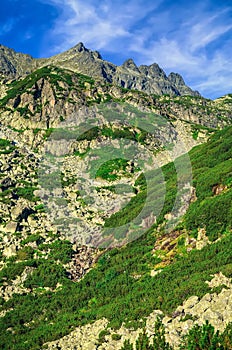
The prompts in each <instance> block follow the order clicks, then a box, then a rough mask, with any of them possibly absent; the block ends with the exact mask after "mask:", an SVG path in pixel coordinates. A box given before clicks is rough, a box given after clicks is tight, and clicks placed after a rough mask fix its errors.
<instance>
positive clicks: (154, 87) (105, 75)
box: [0, 43, 199, 96]
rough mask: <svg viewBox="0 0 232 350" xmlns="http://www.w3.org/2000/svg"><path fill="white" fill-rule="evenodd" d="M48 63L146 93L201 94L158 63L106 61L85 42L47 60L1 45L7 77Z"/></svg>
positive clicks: (2, 66) (0, 64)
mask: <svg viewBox="0 0 232 350" xmlns="http://www.w3.org/2000/svg"><path fill="white" fill-rule="evenodd" d="M48 64H54V65H56V66H59V67H62V68H66V69H69V70H72V71H74V72H78V73H83V74H86V75H89V76H91V77H94V78H98V79H100V80H102V81H105V82H109V83H114V84H115V85H118V86H121V87H124V88H128V89H135V90H140V91H144V92H146V93H151V94H156V95H163V94H170V95H190V96H199V93H198V92H196V91H193V90H192V89H191V88H189V87H188V86H186V85H185V83H184V80H183V78H182V77H181V76H180V75H178V74H175V73H171V74H170V75H169V76H168V77H167V76H166V74H165V72H164V71H163V70H162V69H161V68H160V67H159V66H158V64H156V63H154V64H152V65H150V66H146V65H142V66H140V67H137V66H136V64H135V63H134V62H133V60H132V59H128V60H127V61H126V62H124V63H123V64H122V65H121V66H116V65H114V64H112V63H110V62H107V61H105V60H103V59H102V57H101V55H100V54H99V52H97V51H91V50H88V49H87V48H86V47H85V46H84V45H83V44H82V43H79V44H78V45H76V46H74V47H73V48H71V49H70V50H68V51H66V52H63V53H61V54H59V55H56V56H53V57H50V58H47V59H33V58H32V57H31V56H29V55H25V54H20V53H16V52H15V51H14V50H11V49H8V48H6V47H4V46H2V45H1V46H0V73H2V74H3V75H6V76H7V77H11V78H13V77H18V76H23V75H25V74H28V73H30V72H32V71H33V70H34V69H35V67H37V68H38V67H41V66H44V65H48Z"/></svg>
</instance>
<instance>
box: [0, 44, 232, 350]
mask: <svg viewBox="0 0 232 350" xmlns="http://www.w3.org/2000/svg"><path fill="white" fill-rule="evenodd" d="M0 49H1V55H0V67H1V99H0V126H1V129H0V153H1V160H0V169H1V175H0V176H1V178H0V182H1V190H0V203H1V204H0V213H1V216H0V238H1V239H0V249H1V270H0V280H1V282H0V283H1V284H0V289H1V298H0V300H1V310H0V316H1V317H0V324H1V337H0V347H1V348H2V349H10V350H14V349H15V350H16V349H17V350H20V349H23V350H27V349H28V350H33V349H45V348H48V349H62V350H65V349H99V350H101V349H102V350H103V349H121V348H122V347H123V344H124V348H123V349H124V350H126V349H133V346H132V345H131V344H130V342H132V343H134V344H135V340H136V337H138V336H139V334H140V333H141V334H142V332H143V330H144V331H145V330H146V332H147V333H146V334H147V335H146V334H145V333H144V334H143V335H140V336H139V337H140V342H144V344H145V342H146V341H148V340H147V339H146V338H147V336H148V337H151V339H153V338H154V339H156V337H158V338H157V339H158V340H157V341H158V342H160V343H161V342H162V341H163V345H162V346H163V347H162V349H171V348H172V347H174V348H178V347H179V344H180V342H181V337H183V336H184V334H186V333H187V332H189V331H190V329H192V328H193V327H194V325H195V328H193V331H192V332H193V333H191V331H190V335H189V336H188V337H189V338H187V340H186V339H185V340H183V341H185V342H186V343H185V345H183V346H184V347H183V348H187V346H190V345H186V344H187V343H188V344H190V342H191V337H192V338H193V337H194V336H197V334H198V333H197V332H202V334H203V335H205V334H206V333H207V332H208V333H210V332H211V333H210V334H211V338H212V339H213V336H212V334H213V331H212V326H213V327H214V328H215V330H217V329H218V330H219V331H220V334H221V335H220V337H221V338H219V335H218V334H216V335H215V338H214V344H216V345H215V347H214V348H212V349H218V348H219V346H221V348H220V349H230V348H231V344H232V333H231V329H232V328H231V325H230V322H232V304H231V288H232V287H231V278H232V264H231V221H232V210H231V200H232V198H231V197H232V188H231V185H232V175H231V174H232V162H231V149H232V144H231V142H232V126H231V121H232V95H227V96H224V97H221V98H219V99H217V100H214V101H212V100H209V99H205V98H203V97H202V96H200V95H199V94H198V93H194V92H193V91H192V90H191V89H190V88H188V87H186V85H185V84H184V83H183V80H182V78H181V77H180V76H179V75H177V74H176V75H175V74H171V75H170V76H169V77H167V76H166V75H165V73H164V72H163V71H162V70H161V69H160V68H159V67H158V65H152V66H150V67H146V66H140V67H136V66H135V64H134V63H133V61H131V60H128V61H127V62H126V63H125V64H124V65H123V66H121V67H116V66H114V65H113V64H110V63H108V62H106V61H103V60H102V58H101V56H100V54H99V53H97V52H92V51H90V50H88V49H86V48H85V47H84V46H83V44H78V45H77V46H76V47H74V48H72V49H70V50H69V51H67V52H65V53H62V54H60V55H58V56H54V57H52V58H48V59H43V60H35V59H33V58H32V57H30V56H27V55H24V54H17V53H15V52H14V51H12V50H11V49H8V48H5V47H3V46H1V47H0ZM100 68H101V69H102V70H101V73H99V72H100ZM103 68H104V69H103ZM26 69H27V70H26ZM103 71H104V72H106V73H104V74H103V73H102V72H103ZM110 72H111V73H110ZM86 73H88V75H85V74H86ZM145 76H146V82H145V83H144V85H141V84H142V83H141V81H142V80H143V81H144V77H145ZM131 77H135V78H134V79H132V78H131ZM157 77H159V78H158V80H157V79H156V78H157ZM161 78H162V79H161ZM131 79H132V81H133V83H131ZM122 81H124V83H122ZM144 86H145V87H144ZM167 93H168V94H169V95H167ZM158 315H159V316H160V317H161V320H162V324H163V326H164V329H163V330H162V327H161V326H160V324H156V320H157V316H158ZM206 320H207V321H209V322H210V324H211V326H209V325H206V326H205V328H204V329H203V331H202V330H201V328H199V329H198V328H197V327H198V326H197V325H198V324H199V325H200V326H201V325H202V324H204V323H205V322H206ZM155 324H156V326H155ZM155 327H156V330H155ZM207 327H208V328H207ZM210 327H211V328H210ZM226 327H227V328H226ZM159 330H160V331H159ZM162 332H165V334H166V341H167V342H169V343H170V345H167V344H166V345H165V341H164V338H163V333H162ZM194 332H195V333H194ZM204 332H205V333H204ZM208 333H207V334H208ZM198 335H199V334H198ZM152 337H153V338H152ZM211 338H210V339H211ZM125 340H128V342H127V344H126V343H124V341H125ZM152 341H153V340H152ZM155 341H156V340H154V342H155ZM209 341H211V340H209ZM218 344H219V345H218ZM138 346H139V345H138ZM144 346H145V345H144ZM207 346H208V348H209V344H208V345H207ZM222 346H224V347H222ZM154 348H155V349H156V347H155V345H154ZM208 348H207V347H205V348H204V347H200V348H199V347H198V348H197V342H195V347H192V348H190V347H189V349H208ZM139 349H140V348H139ZM141 349H143V348H141ZM145 349H149V345H146V347H145ZM150 349H151V350H152V349H153V348H150ZM160 349H161V348H160ZM136 350H137V349H136Z"/></svg>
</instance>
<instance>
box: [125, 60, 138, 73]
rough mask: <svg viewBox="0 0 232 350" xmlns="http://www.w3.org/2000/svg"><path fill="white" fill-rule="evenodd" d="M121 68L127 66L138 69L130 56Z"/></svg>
mask: <svg viewBox="0 0 232 350" xmlns="http://www.w3.org/2000/svg"><path fill="white" fill-rule="evenodd" d="M122 67H123V68H129V69H133V70H138V67H137V65H136V64H135V62H134V60H133V59H132V58H128V59H127V60H126V61H125V62H124V63H123V64H122Z"/></svg>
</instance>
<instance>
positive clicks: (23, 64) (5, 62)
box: [0, 45, 34, 78]
mask: <svg viewBox="0 0 232 350" xmlns="http://www.w3.org/2000/svg"><path fill="white" fill-rule="evenodd" d="M33 62H34V59H33V57H31V56H30V55H26V54H22V53H18V52H15V51H14V50H12V49H9V48H8V47H5V46H3V45H0V75H4V76H6V77H11V78H13V77H18V76H20V75H25V74H27V73H29V72H31V70H32V67H33Z"/></svg>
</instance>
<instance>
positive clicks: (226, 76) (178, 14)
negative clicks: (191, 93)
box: [41, 0, 232, 96]
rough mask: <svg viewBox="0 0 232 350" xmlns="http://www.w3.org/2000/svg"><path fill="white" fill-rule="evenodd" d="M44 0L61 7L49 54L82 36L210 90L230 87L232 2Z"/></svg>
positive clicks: (91, 43)
mask: <svg viewBox="0 0 232 350" xmlns="http://www.w3.org/2000/svg"><path fill="white" fill-rule="evenodd" d="M41 1H43V2H46V3H49V4H52V5H54V6H56V8H57V9H58V10H59V13H60V14H59V16H58V18H57V19H56V21H55V23H54V26H53V28H52V29H51V32H50V33H49V35H48V38H50V41H51V42H53V45H52V46H51V49H50V51H49V52H47V54H49V55H51V54H55V53H58V52H61V51H64V50H66V49H69V48H70V47H72V46H74V45H76V44H77V43H78V42H80V41H82V42H83V43H84V44H85V45H86V46H87V47H88V48H91V49H94V50H100V51H103V52H104V53H108V56H110V54H113V53H117V54H118V53H121V54H122V56H124V57H125V56H127V57H132V58H134V59H135V61H136V62H137V63H138V64H151V63H153V62H157V63H158V64H159V65H160V66H161V67H162V68H163V69H164V70H165V71H166V72H167V73H169V72H170V71H175V72H178V73H180V74H182V75H183V77H184V79H185V80H186V82H187V83H188V84H190V86H192V87H193V88H196V89H199V90H200V92H201V93H203V94H206V95H208V96H214V94H215V93H217V92H220V91H223V87H222V88H221V90H220V88H219V84H220V85H224V87H225V89H228V92H232V91H230V90H232V87H230V81H232V80H231V79H230V78H231V77H232V68H231V64H230V58H231V54H232V52H231V51H232V49H231V42H229V41H228V42H227V41H225V40H224V38H225V36H228V37H231V32H232V24H231V12H232V7H223V5H221V6H220V5H219V7H218V8H217V9H215V8H211V7H210V2H211V3H212V0H209V1H206V2H204V3H202V1H197V0H196V1H195V2H194V4H192V5H191V7H186V6H182V5H183V4H181V1H177V2H175V3H172V5H171V6H170V2H168V3H166V0H157V1H153V0H147V2H146V4H145V3H144V1H142V0H129V1H127V2H124V1H123V0H115V1H113V0H108V1H106V0H99V1H98V2H97V3H96V2H95V1H94V0H85V1H84V2H81V1H80V0H41ZM165 4H168V6H165ZM160 5H161V6H160ZM162 5H163V6H162ZM161 9H162V10H161ZM222 39H223V40H222ZM111 56H113V55H111ZM219 90H220V91H219Z"/></svg>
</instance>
